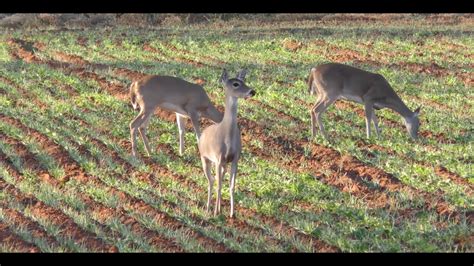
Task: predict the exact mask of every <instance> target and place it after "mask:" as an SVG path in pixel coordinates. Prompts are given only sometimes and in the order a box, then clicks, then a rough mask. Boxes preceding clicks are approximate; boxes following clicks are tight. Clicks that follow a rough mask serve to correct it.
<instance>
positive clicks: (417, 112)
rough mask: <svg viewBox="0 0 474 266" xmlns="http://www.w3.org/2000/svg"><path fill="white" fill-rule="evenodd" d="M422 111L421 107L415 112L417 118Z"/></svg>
mask: <svg viewBox="0 0 474 266" xmlns="http://www.w3.org/2000/svg"><path fill="white" fill-rule="evenodd" d="M420 109H421V106H420V107H418V108H416V110H415V112H414V113H415V116H418V115H419V114H420Z"/></svg>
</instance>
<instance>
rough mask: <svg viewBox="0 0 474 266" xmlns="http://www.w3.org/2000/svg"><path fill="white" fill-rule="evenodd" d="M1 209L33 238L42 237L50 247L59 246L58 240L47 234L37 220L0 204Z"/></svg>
mask: <svg viewBox="0 0 474 266" xmlns="http://www.w3.org/2000/svg"><path fill="white" fill-rule="evenodd" d="M2 210H3V212H4V214H5V215H6V216H8V218H9V219H11V220H13V223H14V224H15V226H17V227H22V228H25V229H26V230H27V231H28V232H29V233H30V234H31V235H32V236H33V237H35V238H42V239H44V240H45V241H46V242H47V244H48V246H50V247H51V246H55V247H59V246H60V244H59V242H58V241H57V240H56V239H55V238H54V237H51V236H49V235H48V233H47V232H46V231H45V230H44V229H43V227H42V226H41V225H40V224H39V223H38V222H36V221H33V220H30V219H29V218H28V217H26V216H24V215H23V214H22V213H20V212H18V211H17V210H13V209H10V208H8V207H7V206H2Z"/></svg>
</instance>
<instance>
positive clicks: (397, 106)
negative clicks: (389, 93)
mask: <svg viewBox="0 0 474 266" xmlns="http://www.w3.org/2000/svg"><path fill="white" fill-rule="evenodd" d="M391 107H392V109H393V110H394V111H395V112H397V113H399V114H400V115H401V116H402V117H403V118H405V119H408V118H410V117H412V116H413V112H412V111H411V110H410V109H408V107H407V106H406V105H405V103H404V102H403V101H402V99H400V98H399V97H397V99H396V100H395V101H394V102H393V103H392V104H391Z"/></svg>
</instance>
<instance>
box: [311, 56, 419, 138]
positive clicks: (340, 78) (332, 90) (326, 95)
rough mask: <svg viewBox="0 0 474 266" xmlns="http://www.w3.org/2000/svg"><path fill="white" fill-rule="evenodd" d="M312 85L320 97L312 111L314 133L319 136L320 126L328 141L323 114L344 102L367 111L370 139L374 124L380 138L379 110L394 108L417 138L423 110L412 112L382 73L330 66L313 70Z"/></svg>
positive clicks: (326, 65) (332, 64)
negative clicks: (355, 103) (376, 113)
mask: <svg viewBox="0 0 474 266" xmlns="http://www.w3.org/2000/svg"><path fill="white" fill-rule="evenodd" d="M308 86H309V88H308V89H309V91H310V93H311V94H315V93H316V94H317V97H318V98H317V101H316V104H315V105H314V106H313V108H312V109H311V111H310V112H311V129H312V130H311V132H312V135H313V137H314V136H315V135H316V124H317V125H318V126H319V129H320V131H321V134H322V135H323V136H324V137H325V138H326V139H328V137H327V134H326V132H325V129H324V126H323V124H322V120H321V115H322V114H323V112H324V111H325V110H326V109H327V108H328V107H329V106H330V105H331V104H333V103H334V102H335V101H336V100H338V99H343V100H349V101H354V102H357V103H361V104H363V105H364V108H365V116H366V131H367V138H370V136H371V127H370V125H371V121H373V122H374V126H375V130H376V133H377V136H379V135H380V130H379V126H378V120H377V117H376V115H375V111H374V109H375V110H379V109H382V108H390V109H392V110H394V111H395V112H397V113H399V114H400V115H401V116H402V117H403V119H404V122H405V126H406V128H407V130H408V133H409V134H410V136H411V137H412V138H413V139H416V138H417V133H418V128H419V119H418V114H419V108H418V109H417V110H415V111H414V112H412V111H410V109H408V107H407V106H406V105H405V103H404V102H403V101H402V100H401V99H400V97H399V96H398V95H397V93H396V92H395V91H394V90H393V88H392V87H391V86H390V84H389V83H388V82H387V80H386V79H385V78H384V77H383V76H382V75H380V74H376V73H371V72H368V71H364V70H361V69H358V68H355V67H351V66H347V65H343V64H338V63H328V64H322V65H319V66H318V67H316V68H312V69H311V72H310V75H309V78H308Z"/></svg>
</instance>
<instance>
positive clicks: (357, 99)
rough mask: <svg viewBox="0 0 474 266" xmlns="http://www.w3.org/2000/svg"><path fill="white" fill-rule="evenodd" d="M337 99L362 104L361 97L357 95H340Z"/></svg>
mask: <svg viewBox="0 0 474 266" xmlns="http://www.w3.org/2000/svg"><path fill="white" fill-rule="evenodd" d="M339 99H343V100H347V101H352V102H356V103H363V101H362V97H360V96H357V95H350V94H346V95H341V96H340V97H339Z"/></svg>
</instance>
